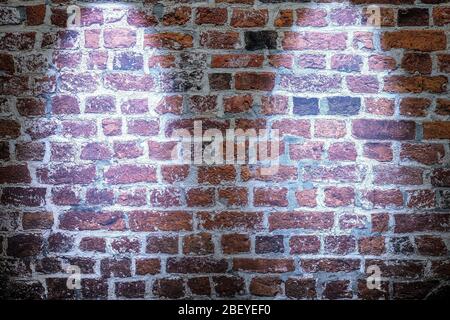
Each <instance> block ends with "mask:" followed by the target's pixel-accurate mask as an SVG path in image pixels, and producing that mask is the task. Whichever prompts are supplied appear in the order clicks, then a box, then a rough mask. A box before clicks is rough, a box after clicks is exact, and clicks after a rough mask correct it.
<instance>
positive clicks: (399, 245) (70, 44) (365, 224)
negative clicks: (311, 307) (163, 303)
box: [0, 0, 450, 299]
mask: <svg viewBox="0 0 450 320" xmlns="http://www.w3.org/2000/svg"><path fill="white" fill-rule="evenodd" d="M125 2H126V1H123V2H122V1H114V3H101V2H100V1H50V2H49V3H48V4H47V5H27V4H23V5H19V6H15V5H13V4H10V3H8V2H2V5H1V6H0V39H1V40H0V72H1V74H0V113H1V118H0V119H1V120H0V139H1V142H0V150H1V151H0V158H1V165H0V183H1V184H2V187H1V197H0V201H1V205H2V213H1V215H0V253H1V256H0V266H1V269H0V270H1V276H2V277H3V278H5V279H4V280H5V281H3V280H2V281H1V285H0V287H1V290H0V296H1V297H2V298H30V299H41V298H48V299H106V298H112V299H114V298H169V299H176V298H181V297H209V296H210V297H212V298H221V297H236V298H248V297H249V298H254V299H256V298H259V297H268V296H278V297H281V298H293V299H317V298H318V299H323V298H325V299H348V298H359V299H374V298H375V299H380V298H381V299H383V298H384V299H404V298H419V299H423V298H427V297H428V298H430V297H436V296H439V295H441V296H443V295H448V286H445V281H446V279H448V275H449V273H450V272H449V260H448V246H449V242H448V239H449V238H448V236H449V233H448V231H449V225H450V214H449V213H448V209H449V208H450V190H449V187H450V168H449V166H448V163H449V160H450V157H449V151H450V150H449V144H448V139H449V138H450V125H449V124H450V122H449V121H448V120H449V119H448V116H449V115H450V107H449V106H450V100H449V99H448V97H447V95H448V89H447V87H446V85H447V82H448V72H449V70H450V55H449V52H448V49H447V48H448V43H447V39H448V36H449V31H448V25H449V21H450V19H449V15H450V8H449V6H447V5H442V4H428V3H427V1H422V3H421V4H420V5H413V4H412V3H413V2H414V1H398V3H399V4H398V5H397V4H393V5H391V4H382V5H380V6H381V8H382V9H381V15H380V16H381V26H380V27H371V26H367V25H366V20H367V19H376V17H375V18H374V16H373V14H374V11H372V9H367V6H368V5H370V4H372V3H377V2H380V3H384V2H385V1H368V0H360V1H351V2H352V3H351V4H349V3H296V2H295V1H292V2H288V1H286V2H285V1H267V0H265V1H262V0H261V1H259V2H258V3H257V4H254V3H253V1H240V2H239V1H228V2H230V3H227V1H216V4H208V2H198V3H197V2H195V3H193V4H191V3H190V2H187V3H179V2H177V1H174V2H169V1H164V2H160V3H157V2H156V1H146V2H145V3H144V4H142V2H138V1H136V2H134V1H127V2H126V3H125ZM433 3H434V2H433ZM68 5H75V9H74V10H75V12H77V11H76V10H77V9H76V8H78V7H80V8H81V11H80V24H79V26H75V27H69V28H68V27H67V22H68V14H67V6H68ZM361 12H366V13H365V14H361ZM375 14H376V11H375ZM74 17H75V20H74V21H75V22H76V20H77V19H76V18H77V15H75V16H74ZM69 20H72V19H71V18H70V19H69ZM433 23H434V24H433ZM194 119H197V120H202V126H203V130H206V129H219V132H225V130H226V129H227V128H241V129H243V130H248V129H255V130H260V129H264V128H267V129H271V130H274V129H277V130H279V132H280V135H281V137H282V142H281V146H280V158H279V159H280V167H279V170H278V172H277V173H276V174H274V175H269V176H266V175H263V174H261V164H260V163H258V164H255V165H230V164H220V165H188V164H177V163H174V162H173V161H171V153H172V150H173V148H174V146H175V145H176V142H175V141H173V139H171V135H172V133H173V132H174V131H175V130H177V129H187V130H189V131H191V132H192V131H193V130H194ZM207 144H208V143H205V145H207ZM247 147H248V146H247ZM234 148H236V146H234ZM247 152H248V150H247ZM70 266H71V268H72V269H67V268H68V267H70ZM369 266H374V267H375V269H374V270H375V272H377V270H378V271H379V272H381V275H382V277H383V278H382V279H380V278H376V277H375V278H373V283H372V284H373V285H380V289H381V290H377V289H375V290H373V289H372V290H371V289H369V288H368V287H367V283H368V282H367V275H366V270H367V268H368V267H369ZM77 268H78V269H77ZM377 268H378V269H377ZM78 271H79V272H81V274H82V275H83V276H82V277H81V283H80V289H76V290H73V289H71V288H68V286H67V283H68V281H67V280H68V278H67V277H68V274H67V272H69V273H70V272H75V274H73V275H72V278H71V279H72V280H70V281H69V284H70V283H71V284H73V285H75V286H76V285H78V282H77V281H78V278H77V272H78ZM374 275H375V276H376V273H375V274H374Z"/></svg>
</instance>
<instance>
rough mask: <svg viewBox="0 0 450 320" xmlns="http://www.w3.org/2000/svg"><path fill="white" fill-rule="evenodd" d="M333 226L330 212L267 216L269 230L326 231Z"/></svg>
mask: <svg viewBox="0 0 450 320" xmlns="http://www.w3.org/2000/svg"><path fill="white" fill-rule="evenodd" d="M333 224H334V214H333V213H332V212H306V211H303V212H302V211H294V212H273V213H272V214H270V215H269V229H270V230H277V229H297V228H302V229H311V230H327V229H330V228H331V227H332V226H333Z"/></svg>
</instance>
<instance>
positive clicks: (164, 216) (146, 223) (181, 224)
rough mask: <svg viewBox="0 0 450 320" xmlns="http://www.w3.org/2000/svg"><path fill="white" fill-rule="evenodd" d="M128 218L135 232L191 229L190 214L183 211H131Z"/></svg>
mask: <svg viewBox="0 0 450 320" xmlns="http://www.w3.org/2000/svg"><path fill="white" fill-rule="evenodd" d="M128 219H129V224H130V229H131V230H132V231H136V232H143V231H148V232H154V231H181V230H192V216H191V214H189V213H188V212H184V211H132V212H130V213H129V214H128Z"/></svg>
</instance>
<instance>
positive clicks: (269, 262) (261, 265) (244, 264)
mask: <svg viewBox="0 0 450 320" xmlns="http://www.w3.org/2000/svg"><path fill="white" fill-rule="evenodd" d="M233 270H235V271H243V272H258V273H284V272H290V271H294V261H293V260H291V259H262V258H261V259H249V258H235V259H233Z"/></svg>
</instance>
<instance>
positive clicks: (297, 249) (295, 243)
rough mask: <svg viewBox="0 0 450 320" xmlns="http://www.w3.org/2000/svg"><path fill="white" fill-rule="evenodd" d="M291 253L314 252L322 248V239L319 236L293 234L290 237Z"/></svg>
mask: <svg viewBox="0 0 450 320" xmlns="http://www.w3.org/2000/svg"><path fill="white" fill-rule="evenodd" d="M289 246H290V248H291V250H290V253H291V254H312V253H318V252H319V250H320V239H319V237H317V236H312V235H310V236H292V237H291V239H289Z"/></svg>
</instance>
